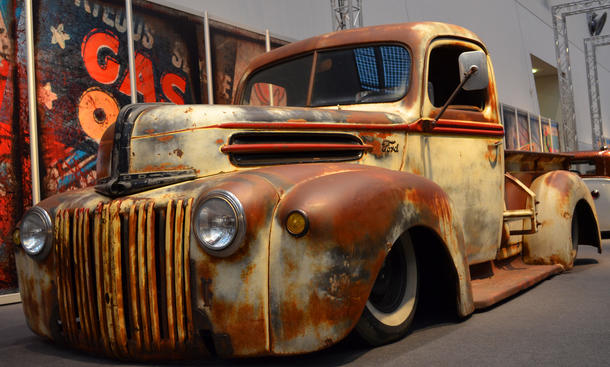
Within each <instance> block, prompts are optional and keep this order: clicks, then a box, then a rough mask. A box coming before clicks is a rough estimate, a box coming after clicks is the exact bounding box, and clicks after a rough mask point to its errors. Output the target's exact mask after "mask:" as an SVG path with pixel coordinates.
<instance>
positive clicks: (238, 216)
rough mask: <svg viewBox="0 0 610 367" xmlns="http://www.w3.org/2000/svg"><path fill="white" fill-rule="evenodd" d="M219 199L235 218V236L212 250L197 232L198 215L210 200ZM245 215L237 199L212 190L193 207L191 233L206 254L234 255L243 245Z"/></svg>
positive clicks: (226, 193) (245, 226)
mask: <svg viewBox="0 0 610 367" xmlns="http://www.w3.org/2000/svg"><path fill="white" fill-rule="evenodd" d="M213 199H219V200H222V201H223V202H225V203H226V204H227V205H228V206H229V207H230V208H231V210H232V212H233V214H234V216H235V224H236V228H235V234H234V235H233V236H232V239H231V241H229V243H228V244H227V245H226V246H224V247H222V248H220V249H217V248H213V247H210V246H208V245H207V244H206V242H205V240H203V239H202V238H201V234H200V233H199V231H198V228H199V215H200V213H201V209H202V207H203V206H204V205H205V204H206V203H207V202H208V201H210V200H213ZM246 228H247V223H246V215H245V212H244V208H243V206H242V204H241V202H240V201H239V199H237V197H236V196H235V195H234V194H233V193H231V192H229V191H226V190H213V191H210V192H209V193H207V194H206V195H203V196H202V197H201V198H200V199H199V200H198V201H197V204H196V205H195V210H194V211H193V221H192V231H193V234H194V235H195V237H196V238H197V242H198V243H199V246H200V247H201V248H202V249H203V250H204V251H205V252H207V253H208V254H211V255H214V256H217V257H227V256H230V255H232V254H233V253H235V252H236V251H237V250H238V249H239V248H240V247H241V246H242V245H243V244H244V239H245V237H246Z"/></svg>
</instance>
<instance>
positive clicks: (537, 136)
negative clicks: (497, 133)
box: [501, 103, 563, 153]
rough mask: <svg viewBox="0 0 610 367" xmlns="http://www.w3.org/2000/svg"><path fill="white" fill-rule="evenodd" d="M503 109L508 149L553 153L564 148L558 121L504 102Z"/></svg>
mask: <svg viewBox="0 0 610 367" xmlns="http://www.w3.org/2000/svg"><path fill="white" fill-rule="evenodd" d="M501 109H502V113H501V116H502V125H504V131H505V135H504V144H505V146H506V149H510V150H529V151H533V152H552V153H553V152H560V151H562V150H563V149H562V147H563V146H562V145H561V142H560V140H559V136H560V135H559V123H558V122H556V121H552V120H551V119H549V118H547V117H543V116H540V115H536V114H532V113H529V112H527V111H524V110H520V109H517V108H515V107H512V106H509V105H506V104H503V103H502V104H501Z"/></svg>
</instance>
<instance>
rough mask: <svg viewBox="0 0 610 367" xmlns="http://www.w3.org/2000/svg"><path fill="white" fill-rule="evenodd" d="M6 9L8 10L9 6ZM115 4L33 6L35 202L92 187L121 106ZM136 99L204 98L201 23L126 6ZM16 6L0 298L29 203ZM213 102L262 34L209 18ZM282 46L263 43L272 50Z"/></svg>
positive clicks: (21, 23) (4, 79) (4, 71)
mask: <svg viewBox="0 0 610 367" xmlns="http://www.w3.org/2000/svg"><path fill="white" fill-rule="evenodd" d="M13 4H16V5H13ZM124 5H125V2H124V1H122V0H34V3H33V13H34V14H33V16H34V29H35V34H34V43H35V49H34V50H35V51H34V52H35V61H36V89H37V114H38V133H39V150H40V152H39V158H40V159H39V160H40V166H41V167H40V177H41V196H42V198H45V197H48V196H50V195H53V194H55V193H58V192H63V191H66V190H73V189H77V188H81V187H86V186H89V185H91V184H93V183H94V182H95V178H96V177H95V164H96V154H97V149H98V143H99V140H100V138H101V136H102V134H103V132H104V130H105V129H106V127H108V126H109V125H110V124H112V123H113V122H115V120H116V118H117V116H118V113H119V110H120V108H121V107H122V106H124V105H126V104H129V103H130V93H131V90H130V84H129V67H128V58H127V26H126V18H125V12H124ZM133 6H134V8H133V14H134V46H135V64H136V85H137V91H138V101H139V102H170V103H176V104H183V103H202V101H204V102H205V101H207V95H206V89H207V86H206V83H207V77H206V75H205V73H204V70H205V61H204V59H205V57H204V42H203V38H204V30H203V19H202V18H200V17H196V16H194V15H191V14H187V13H184V12H180V11H177V10H174V9H170V8H166V7H163V6H160V5H156V4H151V3H148V2H146V1H142V0H134V2H133ZM23 7H24V4H23V1H21V0H17V1H13V0H0V140H1V142H0V216H1V218H0V294H2V293H7V292H14V291H15V290H16V288H17V278H16V271H15V263H14V256H13V249H14V248H13V242H12V232H13V230H14V228H15V225H16V222H17V221H18V219H19V218H21V216H22V214H23V212H24V211H25V210H26V209H27V208H29V207H30V206H31V168H30V167H31V166H30V150H29V149H30V148H29V119H28V107H27V106H28V95H27V74H26V44H25V15H24V11H23ZM210 33H211V35H212V37H211V39H212V42H211V43H212V45H211V46H212V47H211V49H212V54H213V63H212V70H213V74H214V94H215V96H214V97H215V102H216V103H231V101H232V97H233V93H234V87H235V85H236V83H237V81H238V80H239V78H240V77H241V74H242V73H243V70H244V68H245V66H246V65H247V63H248V62H249V61H250V60H251V59H252V58H253V57H255V56H256V55H258V54H260V53H263V52H264V51H265V47H264V45H265V37H264V35H263V34H259V33H255V32H251V31H247V30H244V29H241V28H239V27H235V26H231V25H228V24H225V23H222V22H218V21H214V20H211V21H210ZM285 43H287V42H285V41H282V40H279V39H275V38H274V39H272V47H277V46H279V45H282V44H285Z"/></svg>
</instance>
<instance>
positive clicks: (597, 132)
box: [585, 35, 610, 149]
mask: <svg viewBox="0 0 610 367" xmlns="http://www.w3.org/2000/svg"><path fill="white" fill-rule="evenodd" d="M607 45H610V35H606V36H595V37H591V38H586V39H585V60H586V63H587V83H588V86H589V88H588V89H589V108H590V110H591V126H592V129H591V137H592V140H591V141H592V143H593V148H597V149H599V148H601V147H602V146H603V145H604V138H603V137H604V131H603V128H602V113H601V101H600V98H599V80H598V78H597V53H596V51H595V50H596V49H597V47H599V46H607Z"/></svg>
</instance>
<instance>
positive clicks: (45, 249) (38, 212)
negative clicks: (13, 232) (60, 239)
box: [19, 206, 53, 260]
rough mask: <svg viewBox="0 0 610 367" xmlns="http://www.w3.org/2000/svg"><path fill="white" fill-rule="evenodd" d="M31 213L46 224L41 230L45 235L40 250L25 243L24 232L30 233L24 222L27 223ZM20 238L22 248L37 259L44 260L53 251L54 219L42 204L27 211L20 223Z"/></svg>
mask: <svg viewBox="0 0 610 367" xmlns="http://www.w3.org/2000/svg"><path fill="white" fill-rule="evenodd" d="M31 215H35V216H37V217H38V218H39V219H40V220H41V222H42V224H43V226H44V227H43V228H42V231H41V232H42V233H43V235H44V239H43V243H42V246H41V247H40V250H38V251H31V250H30V249H29V247H27V246H26V245H25V244H24V234H25V233H28V232H27V231H24V224H25V223H26V219H27V218H28V216H31ZM19 240H20V245H21V248H22V249H23V251H25V253H26V254H28V255H29V256H31V257H33V258H35V259H37V260H42V259H44V258H45V257H47V255H48V254H49V252H51V248H52V247H53V220H52V219H51V215H50V214H49V212H48V211H47V210H46V209H44V208H42V207H40V206H33V207H31V208H30V209H29V210H28V211H27V212H26V213H25V215H24V216H23V217H22V218H21V221H20V223H19Z"/></svg>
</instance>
